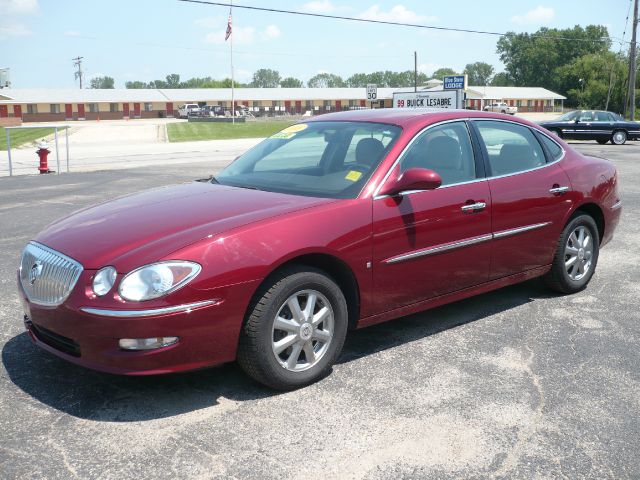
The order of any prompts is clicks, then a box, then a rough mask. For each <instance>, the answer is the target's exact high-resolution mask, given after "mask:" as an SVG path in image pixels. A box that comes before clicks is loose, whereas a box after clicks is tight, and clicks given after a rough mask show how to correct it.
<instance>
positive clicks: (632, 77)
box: [629, 0, 638, 122]
mask: <svg viewBox="0 0 640 480" xmlns="http://www.w3.org/2000/svg"><path fill="white" fill-rule="evenodd" d="M637 28H638V0H635V2H634V6H633V30H632V31H631V32H632V33H631V48H630V49H629V118H630V119H631V121H632V122H633V121H634V120H635V119H636V70H637V66H636V30H637Z"/></svg>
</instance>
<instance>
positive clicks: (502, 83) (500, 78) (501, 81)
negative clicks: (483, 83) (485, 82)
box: [491, 72, 513, 87]
mask: <svg viewBox="0 0 640 480" xmlns="http://www.w3.org/2000/svg"><path fill="white" fill-rule="evenodd" d="M491 85H492V86H494V87H512V86H513V80H511V78H509V74H508V73H507V72H499V73H496V74H495V75H494V76H493V78H492V79H491Z"/></svg>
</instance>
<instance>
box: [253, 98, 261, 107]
mask: <svg viewBox="0 0 640 480" xmlns="http://www.w3.org/2000/svg"><path fill="white" fill-rule="evenodd" d="M258 107H260V102H258V101H257V100H254V101H253V108H258Z"/></svg>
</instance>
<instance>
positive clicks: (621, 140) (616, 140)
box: [611, 130, 627, 145]
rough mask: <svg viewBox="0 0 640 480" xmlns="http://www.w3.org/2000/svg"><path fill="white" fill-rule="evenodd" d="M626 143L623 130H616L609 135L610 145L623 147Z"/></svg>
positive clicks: (625, 135) (625, 133)
mask: <svg viewBox="0 0 640 480" xmlns="http://www.w3.org/2000/svg"><path fill="white" fill-rule="evenodd" d="M626 141H627V132H625V131H624V130H616V131H615V132H613V134H612V135H611V143H613V144H614V145H624V144H625V143H626Z"/></svg>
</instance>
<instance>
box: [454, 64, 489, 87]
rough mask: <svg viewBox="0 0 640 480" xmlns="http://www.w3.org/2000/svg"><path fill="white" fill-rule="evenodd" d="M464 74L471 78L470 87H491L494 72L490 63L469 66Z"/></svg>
mask: <svg viewBox="0 0 640 480" xmlns="http://www.w3.org/2000/svg"><path fill="white" fill-rule="evenodd" d="M462 73H464V74H466V75H468V76H469V85H489V83H490V82H491V79H492V78H493V74H494V70H493V67H492V66H491V65H489V64H488V63H485V62H475V63H469V64H467V66H466V67H464V70H463V72H462Z"/></svg>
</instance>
